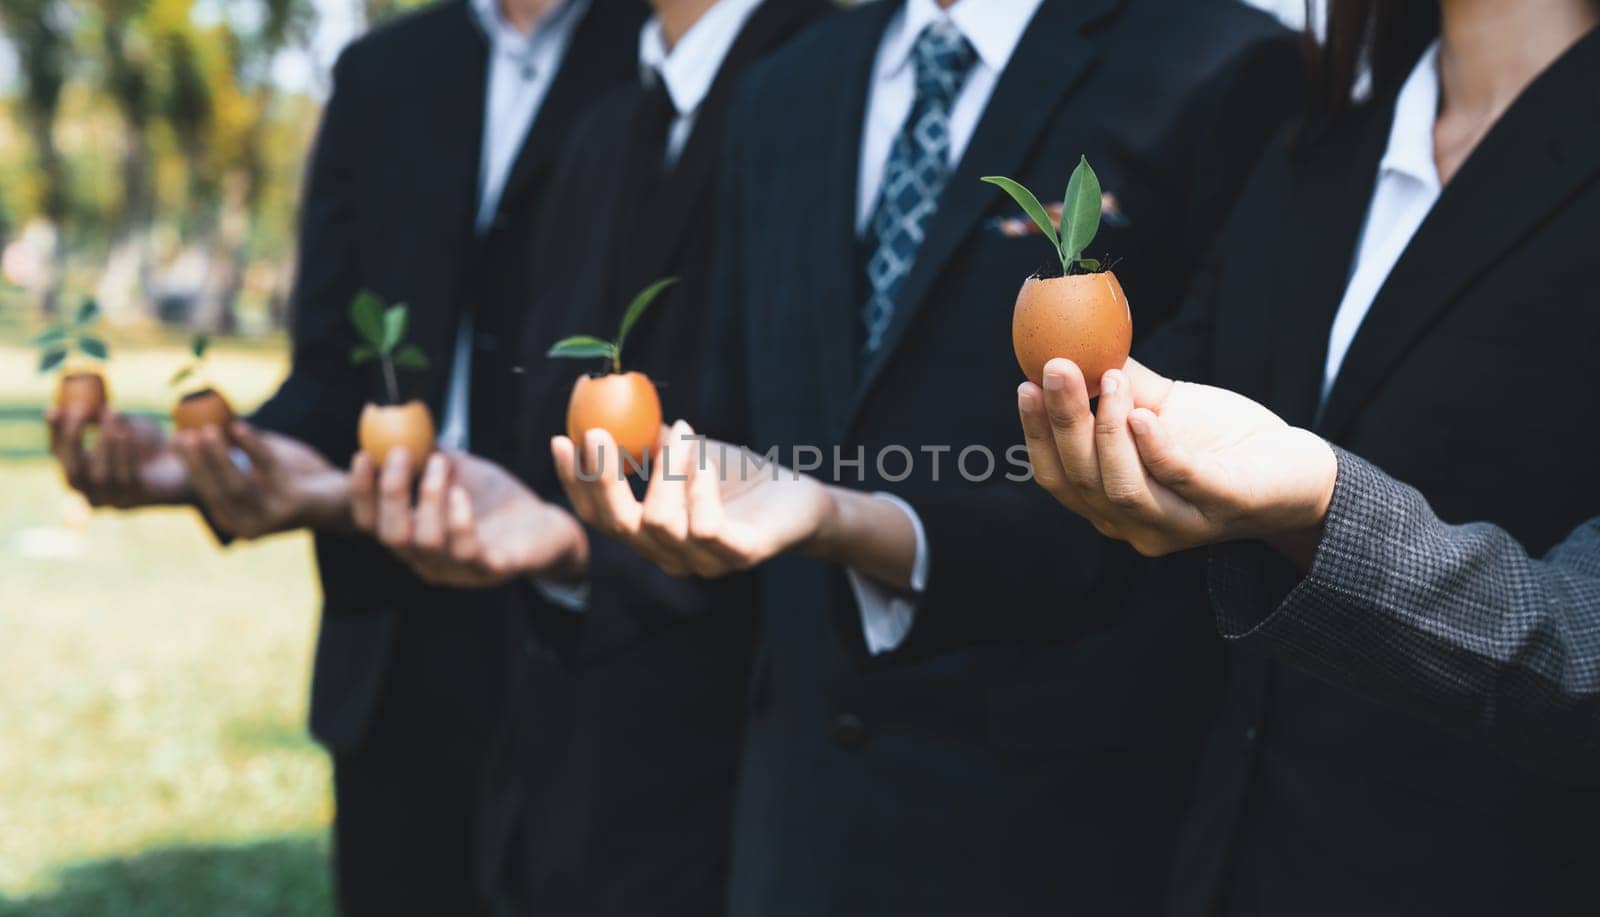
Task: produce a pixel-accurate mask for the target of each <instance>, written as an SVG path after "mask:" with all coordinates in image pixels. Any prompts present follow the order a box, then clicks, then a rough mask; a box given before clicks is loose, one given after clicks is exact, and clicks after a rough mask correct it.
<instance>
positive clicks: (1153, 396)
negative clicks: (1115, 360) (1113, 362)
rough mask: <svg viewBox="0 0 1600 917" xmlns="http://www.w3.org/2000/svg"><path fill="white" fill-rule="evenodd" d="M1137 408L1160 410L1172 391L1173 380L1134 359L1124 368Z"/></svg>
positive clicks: (1134, 404)
mask: <svg viewBox="0 0 1600 917" xmlns="http://www.w3.org/2000/svg"><path fill="white" fill-rule="evenodd" d="M1122 374H1123V375H1124V376H1125V377H1127V381H1128V386H1129V391H1130V392H1131V393H1132V395H1133V406H1134V407H1136V408H1159V407H1161V405H1162V403H1163V402H1165V401H1166V400H1167V393H1169V392H1171V391H1172V380H1171V379H1168V378H1167V377H1166V376H1163V375H1161V374H1160V373H1158V372H1156V371H1155V370H1153V369H1151V368H1150V367H1148V366H1146V365H1144V364H1143V363H1140V362H1139V361H1138V360H1135V359H1133V358H1132V357H1129V358H1128V362H1127V364H1126V365H1124V366H1123V367H1122Z"/></svg>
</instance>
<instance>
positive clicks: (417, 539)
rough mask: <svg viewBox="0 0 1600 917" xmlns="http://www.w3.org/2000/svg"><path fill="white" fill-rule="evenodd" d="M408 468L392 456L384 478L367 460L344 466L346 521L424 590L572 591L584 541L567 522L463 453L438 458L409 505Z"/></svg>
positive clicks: (511, 478)
mask: <svg viewBox="0 0 1600 917" xmlns="http://www.w3.org/2000/svg"><path fill="white" fill-rule="evenodd" d="M412 479H413V474H412V460H411V456H410V454H409V453H408V452H407V451H406V450H405V449H403V448H401V449H394V450H391V451H390V453H389V456H388V459H387V461H386V463H385V464H384V466H383V467H382V468H381V469H380V468H378V467H377V465H376V464H375V463H374V462H373V461H372V459H371V458H370V457H369V456H367V454H366V453H364V452H358V453H356V456H355V458H354V459H352V460H351V464H350V498H351V511H352V519H353V521H354V522H355V525H356V527H357V528H358V529H360V530H362V531H365V532H368V533H370V534H372V535H374V536H375V537H376V538H377V539H378V540H379V541H380V542H382V543H383V544H384V545H386V546H387V547H388V548H389V549H390V550H391V551H393V552H394V553H395V554H396V555H397V556H398V557H400V558H401V559H402V560H404V561H405V562H406V564H407V565H408V566H410V567H411V568H412V570H414V571H416V573H417V575H418V576H419V577H421V578H422V579H423V580H425V581H427V582H430V583H435V584H438V585H441V586H454V587H458V588H468V589H481V588H486V587H489V586H495V585H499V584H500V583H504V582H506V581H508V580H510V579H512V578H514V577H517V576H540V577H548V578H551V579H555V580H565V581H574V580H579V579H581V578H582V577H583V576H584V575H585V573H586V572H587V566H588V539H587V538H586V537H585V535H584V533H583V527H582V526H580V525H579V524H578V522H577V520H576V519H574V518H572V516H571V514H569V513H567V512H566V511H565V510H562V509H561V508H559V507H557V506H553V505H551V504H549V503H546V502H545V501H543V500H540V499H539V497H538V496H536V495H535V494H534V493H533V492H532V491H530V490H528V489H527V487H525V486H524V485H523V483H522V481H521V480H519V479H518V478H517V477H516V476H515V475H513V474H511V473H510V472H508V471H506V470H505V469H503V468H501V467H500V466H499V465H496V464H494V463H493V462H490V461H487V460H485V459H482V458H479V457H477V456H474V455H469V454H467V453H461V452H455V453H449V454H445V453H435V454H434V455H433V456H432V457H431V458H430V459H428V461H427V463H426V464H425V465H424V467H423V472H422V481H421V483H420V485H419V486H418V487H417V489H416V499H415V501H413V499H412Z"/></svg>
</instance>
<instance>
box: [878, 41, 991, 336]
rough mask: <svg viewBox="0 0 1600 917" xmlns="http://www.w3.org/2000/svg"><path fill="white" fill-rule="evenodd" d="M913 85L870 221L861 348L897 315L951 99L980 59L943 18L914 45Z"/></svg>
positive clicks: (945, 162)
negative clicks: (897, 301)
mask: <svg viewBox="0 0 1600 917" xmlns="http://www.w3.org/2000/svg"><path fill="white" fill-rule="evenodd" d="M911 59H912V62H913V64H914V67H915V70H916V80H917V92H916V96H915V98H914V99H913V100H912V103H911V114H910V115H908V116H907V117H906V123H905V125H904V126H903V127H901V128H900V133H899V135H897V136H896V137H895V139H894V145H893V146H892V147H890V149H889V161H888V163H887V164H885V165H884V167H883V187H882V190H881V191H880V192H879V193H878V203H877V206H876V208H875V209H874V210H873V212H872V222H871V223H870V224H869V229H870V230H871V234H870V244H871V246H872V255H871V257H870V258H868V259H867V283H868V285H869V286H870V287H871V290H872V293H871V295H870V296H869V297H868V298H867V307H866V310H865V312H864V313H863V316H862V317H863V320H864V323H865V325H866V337H865V345H864V347H865V354H864V355H865V356H869V357H870V356H871V355H873V354H875V353H877V351H878V348H879V347H881V346H883V336H884V332H886V331H888V330H889V324H890V322H891V321H893V319H894V310H895V297H896V296H898V295H899V292H900V286H901V285H902V284H903V283H904V282H905V279H906V275H907V274H909V273H911V264H912V262H913V261H914V260H915V259H916V256H917V249H918V247H920V246H921V245H922V239H923V231H924V229H925V228H926V227H927V224H928V219H929V217H931V216H933V213H934V211H935V210H937V209H938V208H939V192H940V191H942V190H944V183H945V179H947V178H948V177H949V171H950V167H949V159H950V106H951V105H952V104H954V102H955V98H956V93H958V92H960V91H961V85H962V84H963V83H965V82H966V79H967V74H968V73H969V72H970V71H971V70H972V64H973V62H974V61H975V60H976V59H977V56H976V54H975V52H974V51H973V50H972V45H971V44H970V43H968V41H967V39H966V36H964V35H962V34H961V32H960V31H959V30H957V29H956V27H955V26H954V25H952V24H951V23H950V22H949V21H947V20H941V21H939V22H935V23H932V24H930V25H929V26H928V27H927V28H925V29H923V30H922V34H921V35H918V36H917V43H916V45H915V46H913V48H912V49H911Z"/></svg>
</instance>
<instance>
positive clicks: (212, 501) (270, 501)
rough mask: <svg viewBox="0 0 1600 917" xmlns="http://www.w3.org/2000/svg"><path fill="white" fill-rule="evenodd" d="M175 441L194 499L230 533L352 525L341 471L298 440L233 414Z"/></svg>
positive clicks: (261, 533) (240, 534)
mask: <svg viewBox="0 0 1600 917" xmlns="http://www.w3.org/2000/svg"><path fill="white" fill-rule="evenodd" d="M173 443H174V446H175V448H176V451H177V453H178V455H179V457H180V458H182V460H183V464H184V465H185V467H186V468H187V469H188V475H189V480H190V482H191V483H192V484H193V487H194V493H195V497H196V498H197V499H198V501H199V503H200V505H201V506H202V507H203V508H204V509H205V511H206V512H207V513H208V514H209V515H210V517H211V520H212V522H213V523H215V524H216V526H217V527H218V528H220V529H222V530H223V531H225V532H227V533H228V534H230V535H234V536H237V537H239V538H260V537H262V536H264V535H271V534H274V533H276V532H283V531H288V530H290V529H295V528H300V527H302V526H310V527H312V528H318V529H340V528H346V527H348V518H349V500H348V497H347V493H346V492H347V485H346V482H345V476H344V472H342V471H340V470H339V469H337V468H335V467H334V466H333V465H331V464H330V463H329V462H328V461H327V460H326V459H324V458H323V457H322V455H321V454H320V453H318V452H317V451H316V450H315V449H313V448H311V447H310V446H308V445H306V444H305V443H302V442H300V441H299V440H297V439H293V438H291V437H288V436H283V435H281V434H277V433H270V432H267V431H265V430H257V429H256V428H254V427H252V426H251V425H250V424H248V423H245V422H244V421H242V420H236V421H234V422H232V423H230V424H228V426H227V427H226V428H225V429H224V428H221V427H215V426H207V427H201V428H199V429H196V430H185V431H184V432H182V433H179V434H177V435H175V436H174V437H173Z"/></svg>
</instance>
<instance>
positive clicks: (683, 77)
mask: <svg viewBox="0 0 1600 917" xmlns="http://www.w3.org/2000/svg"><path fill="white" fill-rule="evenodd" d="M761 3H762V0H718V2H717V3H715V4H713V5H712V6H711V8H710V9H708V10H706V11H705V13H703V14H702V15H701V16H700V18H699V19H697V20H695V23H694V25H692V26H690V27H689V31H687V32H685V33H683V35H682V36H681V37H679V39H678V43H677V44H675V45H673V46H672V50H671V51H668V50H667V46H666V42H665V40H664V39H663V38H662V36H661V20H660V18H659V17H656V16H651V17H650V20H649V21H648V22H646V23H645V24H644V28H643V29H642V30H641V31H640V32H639V70H640V73H641V76H642V78H643V79H644V81H645V82H646V84H649V83H650V82H651V81H652V80H654V79H655V78H656V74H660V77H661V80H662V81H663V82H664V83H666V86H667V95H668V96H670V97H671V99H672V107H673V108H674V109H676V110H677V111H678V113H679V114H685V115H686V114H689V113H691V112H694V111H695V110H696V109H698V108H699V107H700V103H701V102H703V101H705V97H706V93H708V92H710V91H711V84H712V82H714V81H715V80H716V78H717V71H719V70H721V69H722V61H723V59H724V58H726V57H727V56H728V52H729V51H730V50H732V48H733V43H734V42H735V41H737V40H738V39H739V33H740V32H741V31H742V30H743V29H744V24H745V21H746V20H748V19H749V18H750V14H751V13H754V12H755V11H756V7H758V6H760V5H761Z"/></svg>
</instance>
